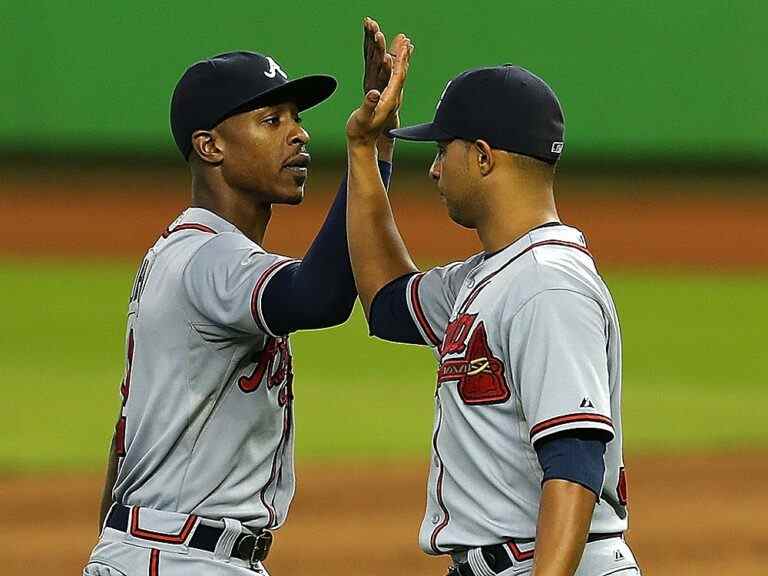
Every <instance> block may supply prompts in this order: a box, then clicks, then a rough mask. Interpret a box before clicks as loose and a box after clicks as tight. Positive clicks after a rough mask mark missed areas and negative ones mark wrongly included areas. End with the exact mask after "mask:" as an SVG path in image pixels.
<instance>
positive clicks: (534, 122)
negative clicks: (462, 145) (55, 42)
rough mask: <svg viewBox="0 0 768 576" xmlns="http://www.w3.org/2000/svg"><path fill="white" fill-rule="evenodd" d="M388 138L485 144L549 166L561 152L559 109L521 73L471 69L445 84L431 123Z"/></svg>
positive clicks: (540, 83) (550, 94) (534, 79)
mask: <svg viewBox="0 0 768 576" xmlns="http://www.w3.org/2000/svg"><path fill="white" fill-rule="evenodd" d="M389 134H390V135H392V136H395V137H396V138H400V139H402V140H415V141H432V142H435V141H444V140H454V139H460V140H469V141H474V140H485V141H486V142H488V144H490V146H491V148H497V149H500V150H507V151H509V152H514V153H516V154H522V155H524V156H531V157H533V158H537V159H539V160H543V161H544V162H548V163H550V164H554V163H555V162H557V160H558V159H559V158H560V153H561V152H562V150H563V134H564V121H563V110H562V108H561V107H560V102H558V100H557V96H555V93H554V91H553V90H552V88H550V87H549V86H548V85H547V83H546V82H544V80H542V79H541V78H539V77H538V76H536V75H535V74H532V73H531V72H529V71H528V70H526V69H525V68H521V67H519V66H513V65H512V64H505V65H503V66H494V67H492V68H473V69H472V70H467V71H466V72H462V73H461V74H459V75H458V76H456V77H455V78H454V79H452V80H451V81H450V82H448V85H447V86H446V87H445V90H444V91H443V94H442V96H440V101H439V102H438V104H437V110H436V112H435V119H434V120H433V121H432V122H429V123H426V124H417V125H416V126H408V127H405V128H397V129H394V130H390V131H389Z"/></svg>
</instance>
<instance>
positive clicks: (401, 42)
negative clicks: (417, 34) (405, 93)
mask: <svg viewBox="0 0 768 576" xmlns="http://www.w3.org/2000/svg"><path fill="white" fill-rule="evenodd" d="M395 46H396V47H397V52H396V54H395V58H394V61H393V65H392V75H391V76H390V79H389V83H388V84H387V88H386V89H385V90H384V93H383V94H382V95H381V104H380V105H381V106H382V108H384V109H388V110H389V111H390V112H391V111H392V110H394V109H395V108H396V107H397V105H398V104H399V101H400V97H401V93H402V90H403V85H404V83H405V78H406V76H407V75H408V67H409V65H410V58H411V54H412V53H413V44H412V43H411V41H410V39H409V38H408V37H407V36H405V35H404V34H398V36H397V37H396V38H395Z"/></svg>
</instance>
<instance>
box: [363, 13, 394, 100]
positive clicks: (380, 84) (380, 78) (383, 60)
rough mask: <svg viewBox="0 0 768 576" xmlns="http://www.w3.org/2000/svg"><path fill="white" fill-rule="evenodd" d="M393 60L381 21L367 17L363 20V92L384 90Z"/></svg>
mask: <svg viewBox="0 0 768 576" xmlns="http://www.w3.org/2000/svg"><path fill="white" fill-rule="evenodd" d="M393 60H394V59H393V57H392V54H389V53H388V52H387V40H386V37H385V36H384V33H383V32H382V31H381V28H380V27H379V23H378V22H376V20H374V19H372V18H367V17H366V18H365V19H364V20H363V63H364V75H363V94H367V93H368V92H370V91H371V90H378V91H379V92H383V91H384V88H386V87H387V82H389V77H390V75H391V74H392V62H393Z"/></svg>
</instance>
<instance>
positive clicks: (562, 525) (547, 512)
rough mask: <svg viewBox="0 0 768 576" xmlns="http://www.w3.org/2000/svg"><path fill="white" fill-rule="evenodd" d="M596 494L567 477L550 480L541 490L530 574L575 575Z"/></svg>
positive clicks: (550, 575)
mask: <svg viewBox="0 0 768 576" xmlns="http://www.w3.org/2000/svg"><path fill="white" fill-rule="evenodd" d="M594 508H595V494H594V493H593V492H592V491H590V490H587V489H586V488H584V487H583V486H581V485H579V484H576V483H574V482H569V481H567V480H555V479H553V480H547V481H546V482H544V486H543V488H542V492H541V502H540V503H539V520H538V526H537V528H536V553H535V556H534V560H533V572H532V573H531V576H573V574H574V573H575V572H576V569H577V568H578V567H579V562H580V561H581V555H582V553H583V552H584V545H585V544H586V542H587V534H588V533H589V525H590V522H591V521H592V512H593V510H594Z"/></svg>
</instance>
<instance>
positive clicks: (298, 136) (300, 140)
mask: <svg viewBox="0 0 768 576" xmlns="http://www.w3.org/2000/svg"><path fill="white" fill-rule="evenodd" d="M297 128H298V130H296V131H295V132H294V133H293V135H292V136H291V144H292V145H299V146H305V145H306V144H307V143H308V142H309V132H307V131H306V130H305V129H304V128H302V127H301V126H298V125H297Z"/></svg>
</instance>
